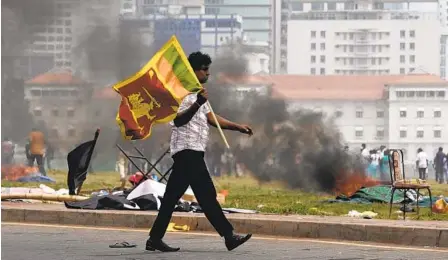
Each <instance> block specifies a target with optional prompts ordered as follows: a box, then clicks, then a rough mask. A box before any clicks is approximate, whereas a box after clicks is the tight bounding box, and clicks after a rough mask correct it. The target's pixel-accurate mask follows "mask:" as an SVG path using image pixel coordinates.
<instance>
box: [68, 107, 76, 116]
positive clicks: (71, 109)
mask: <svg viewBox="0 0 448 260" xmlns="http://www.w3.org/2000/svg"><path fill="white" fill-rule="evenodd" d="M74 116H75V110H74V109H73V108H69V109H67V117H74Z"/></svg>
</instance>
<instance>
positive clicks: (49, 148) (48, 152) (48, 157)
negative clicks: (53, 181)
mask: <svg viewBox="0 0 448 260" xmlns="http://www.w3.org/2000/svg"><path fill="white" fill-rule="evenodd" d="M53 159H54V148H53V145H51V144H50V143H48V142H47V149H46V150H45V160H46V161H47V169H48V170H51V169H52V168H51V161H52V160H53Z"/></svg>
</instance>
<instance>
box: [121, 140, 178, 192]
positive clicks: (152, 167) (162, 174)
mask: <svg viewBox="0 0 448 260" xmlns="http://www.w3.org/2000/svg"><path fill="white" fill-rule="evenodd" d="M116 146H117V148H118V149H119V150H120V152H121V153H123V155H124V156H125V157H126V158H127V159H128V160H129V162H130V163H132V165H134V167H135V168H137V170H138V171H140V172H141V173H142V174H143V179H142V181H144V180H147V179H148V178H149V177H148V176H149V174H150V173H151V172H152V171H153V170H154V171H155V172H156V173H157V174H158V175H159V178H160V179H159V180H158V181H159V182H162V183H163V182H165V183H166V182H167V181H168V177H169V175H170V173H171V171H172V170H173V166H172V165H171V167H170V168H169V169H168V170H167V171H165V172H161V171H160V170H159V169H157V168H156V166H157V164H159V163H160V161H161V160H162V159H163V158H164V157H165V156H166V155H169V154H170V150H169V149H167V150H166V151H165V152H164V153H163V154H162V155H160V157H159V158H158V159H157V160H156V162H155V163H154V164H152V163H151V162H150V160H149V159H148V158H147V157H145V155H144V154H143V153H142V152H141V151H140V150H139V149H138V148H137V147H135V146H134V145H132V146H133V148H134V150H135V151H136V152H137V153H138V155H131V154H128V153H127V152H126V151H125V150H124V149H123V148H122V147H121V146H120V145H119V144H117V145H116ZM134 160H144V161H145V162H146V163H147V164H148V166H149V167H150V168H149V170H148V171H147V172H144V171H143V169H142V168H141V167H140V166H139V164H138V163H137V161H134ZM142 181H140V183H141V182H142Z"/></svg>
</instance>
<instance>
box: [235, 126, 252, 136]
mask: <svg viewBox="0 0 448 260" xmlns="http://www.w3.org/2000/svg"><path fill="white" fill-rule="evenodd" d="M238 131H240V132H241V133H243V134H248V135H250V136H252V135H253V134H254V132H253V131H252V128H250V126H248V125H238Z"/></svg>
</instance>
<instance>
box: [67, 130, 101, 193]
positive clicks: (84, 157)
mask: <svg viewBox="0 0 448 260" xmlns="http://www.w3.org/2000/svg"><path fill="white" fill-rule="evenodd" d="M99 134H100V129H97V130H96V132H95V138H94V139H93V140H91V141H88V142H85V143H83V144H80V145H79V146H78V147H76V148H75V149H73V150H72V151H71V152H70V153H69V154H68V155H67V163H68V176H67V185H68V190H69V194H70V195H77V193H78V191H79V189H80V188H81V185H82V184H83V183H84V181H85V180H86V176H87V170H88V169H89V164H90V159H91V158H92V154H93V149H94V148H95V144H96V140H97V139H98V135H99Z"/></svg>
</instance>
